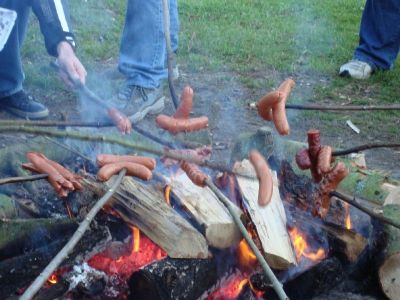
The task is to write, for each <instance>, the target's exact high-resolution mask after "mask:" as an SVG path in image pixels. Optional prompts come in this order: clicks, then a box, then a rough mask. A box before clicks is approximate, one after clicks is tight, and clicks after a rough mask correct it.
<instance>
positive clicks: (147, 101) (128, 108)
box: [117, 83, 165, 122]
mask: <svg viewBox="0 0 400 300" xmlns="http://www.w3.org/2000/svg"><path fill="white" fill-rule="evenodd" d="M118 99H119V101H118V102H119V104H118V105H117V106H118V109H120V110H121V111H122V112H123V113H125V114H126V115H127V116H128V117H129V119H130V120H131V121H132V122H137V121H140V120H142V119H143V118H144V117H146V115H147V114H158V113H160V112H161V111H163V109H164V99H165V97H164V96H163V90H162V87H159V88H156V89H147V88H143V87H140V86H137V85H129V84H127V83H125V84H123V86H122V87H121V89H120V92H119V93H118Z"/></svg>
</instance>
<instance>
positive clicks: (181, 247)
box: [82, 176, 208, 258]
mask: <svg viewBox="0 0 400 300" xmlns="http://www.w3.org/2000/svg"><path fill="white" fill-rule="evenodd" d="M110 181H112V180H110ZM110 181H108V182H106V183H105V184H102V183H99V182H96V181H95V180H94V179H93V178H90V177H89V176H87V177H86V178H85V179H84V180H83V181H82V184H83V185H84V186H85V187H86V188H88V189H90V190H91V191H93V192H94V193H95V194H103V193H104V192H105V191H106V190H108V188H109V186H110V184H111V182H110ZM109 205H110V206H111V207H112V208H113V209H114V210H115V211H116V212H117V213H118V214H119V215H120V216H121V218H122V219H123V220H124V221H125V222H127V223H128V224H130V225H133V226H136V227H138V228H139V229H140V230H141V231H143V232H144V233H145V234H146V236H148V237H149V238H150V239H151V240H152V241H153V242H154V243H156V244H157V245H159V246H160V247H161V248H162V249H163V250H165V251H166V252H167V253H168V255H169V256H170V257H173V258H207V257H208V247H207V242H206V240H205V238H204V237H203V236H202V235H201V234H200V233H199V232H198V231H197V230H196V229H195V228H194V227H193V226H192V225H190V223H189V222H188V221H186V220H185V219H184V218H183V217H182V216H180V215H179V214H178V213H177V212H176V211H174V209H173V208H171V207H170V206H169V205H168V204H167V203H166V201H165V199H164V195H163V193H162V192H161V191H158V190H156V189H155V188H154V186H149V185H145V184H142V183H140V182H139V181H136V180H134V179H133V178H130V177H125V178H124V180H123V181H122V184H121V186H120V188H119V190H118V191H117V192H116V193H115V194H114V196H113V198H112V199H111V200H110V202H109Z"/></svg>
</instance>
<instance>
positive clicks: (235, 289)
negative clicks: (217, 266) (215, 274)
mask: <svg viewBox="0 0 400 300" xmlns="http://www.w3.org/2000/svg"><path fill="white" fill-rule="evenodd" d="M248 282H249V280H248V279H247V278H243V275H242V274H239V275H236V276H234V277H233V278H230V279H229V280H228V282H226V284H224V286H223V287H221V288H219V289H217V290H216V291H214V292H213V293H211V295H209V296H208V297H207V298H206V300H220V299H224V300H233V299H236V298H237V297H238V296H239V295H240V292H241V291H242V290H243V288H244V287H245V286H246V284H247V283H248Z"/></svg>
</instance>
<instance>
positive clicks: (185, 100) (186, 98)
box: [174, 86, 193, 119]
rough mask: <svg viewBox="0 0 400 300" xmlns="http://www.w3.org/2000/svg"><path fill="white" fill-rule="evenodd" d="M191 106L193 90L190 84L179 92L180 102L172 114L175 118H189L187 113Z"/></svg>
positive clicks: (189, 111)
mask: <svg viewBox="0 0 400 300" xmlns="http://www.w3.org/2000/svg"><path fill="white" fill-rule="evenodd" d="M192 108H193V90H192V88H191V87H190V86H186V87H185V88H184V89H183V91H182V94H181V102H180V103H179V106H178V108H177V109H176V112H175V114H174V118H175V119H189V115H190V113H191V111H192Z"/></svg>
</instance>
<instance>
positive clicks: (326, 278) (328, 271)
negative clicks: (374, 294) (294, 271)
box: [250, 257, 345, 299]
mask: <svg viewBox="0 0 400 300" xmlns="http://www.w3.org/2000/svg"><path fill="white" fill-rule="evenodd" d="M344 279H345V272H344V269H343V266H342V264H341V263H340V261H339V260H338V259H337V258H335V257H331V258H327V259H325V260H323V261H321V262H320V263H319V264H317V265H315V266H314V267H312V268H311V269H309V270H307V272H304V273H302V274H300V275H297V276H295V277H293V278H290V279H289V280H288V281H286V282H285V283H284V285H283V288H284V290H285V291H286V292H287V295H288V297H289V298H290V299H311V298H313V297H315V296H318V295H319V294H321V293H324V292H327V291H329V290H331V289H332V288H333V287H335V286H336V285H338V284H339V283H340V282H341V281H342V280H344ZM250 282H251V284H252V286H253V287H254V288H255V289H257V290H260V291H266V293H265V294H264V298H265V299H276V296H275V294H274V292H273V290H272V289H270V288H269V286H270V284H269V283H268V280H267V279H266V278H265V277H264V276H263V274H260V273H258V274H254V275H252V276H251V278H250Z"/></svg>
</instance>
